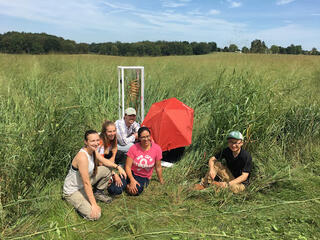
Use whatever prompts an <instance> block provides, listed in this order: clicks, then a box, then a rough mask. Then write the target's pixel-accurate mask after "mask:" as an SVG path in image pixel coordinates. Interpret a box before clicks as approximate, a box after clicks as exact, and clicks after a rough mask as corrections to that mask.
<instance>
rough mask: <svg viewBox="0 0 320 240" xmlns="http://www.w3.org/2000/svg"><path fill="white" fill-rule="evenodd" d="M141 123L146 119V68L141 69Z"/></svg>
mask: <svg viewBox="0 0 320 240" xmlns="http://www.w3.org/2000/svg"><path fill="white" fill-rule="evenodd" d="M140 101H141V123H142V122H143V119H144V67H142V68H141V100H140Z"/></svg>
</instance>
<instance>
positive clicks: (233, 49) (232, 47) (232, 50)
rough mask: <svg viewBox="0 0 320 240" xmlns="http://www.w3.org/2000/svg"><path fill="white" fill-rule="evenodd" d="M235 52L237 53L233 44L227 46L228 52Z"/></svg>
mask: <svg viewBox="0 0 320 240" xmlns="http://www.w3.org/2000/svg"><path fill="white" fill-rule="evenodd" d="M236 51H239V48H238V46H237V45H235V44H230V45H229V52H236Z"/></svg>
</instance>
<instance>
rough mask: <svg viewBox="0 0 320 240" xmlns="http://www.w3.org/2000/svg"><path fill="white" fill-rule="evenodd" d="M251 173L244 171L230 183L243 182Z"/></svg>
mask: <svg viewBox="0 0 320 240" xmlns="http://www.w3.org/2000/svg"><path fill="white" fill-rule="evenodd" d="M248 176H249V173H247V172H243V173H242V174H241V175H240V176H239V177H237V178H235V179H233V180H232V181H230V182H229V185H233V184H238V183H242V182H244V181H245V180H247V179H248Z"/></svg>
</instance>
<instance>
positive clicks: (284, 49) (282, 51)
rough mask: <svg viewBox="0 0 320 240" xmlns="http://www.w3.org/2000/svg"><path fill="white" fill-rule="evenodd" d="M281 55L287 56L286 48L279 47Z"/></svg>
mask: <svg viewBox="0 0 320 240" xmlns="http://www.w3.org/2000/svg"><path fill="white" fill-rule="evenodd" d="M279 53H280V54H287V49H286V48H284V47H279Z"/></svg>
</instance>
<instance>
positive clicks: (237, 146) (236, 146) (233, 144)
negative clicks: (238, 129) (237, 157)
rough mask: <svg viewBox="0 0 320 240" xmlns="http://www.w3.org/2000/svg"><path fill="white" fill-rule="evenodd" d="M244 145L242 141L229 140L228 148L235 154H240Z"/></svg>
mask: <svg viewBox="0 0 320 240" xmlns="http://www.w3.org/2000/svg"><path fill="white" fill-rule="evenodd" d="M242 145H243V141H242V140H238V139H234V138H229V139H228V147H229V148H230V150H231V151H232V152H234V153H237V152H240V150H241V147H242Z"/></svg>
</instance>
